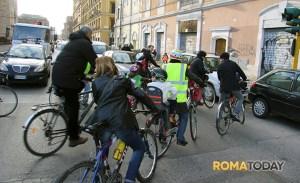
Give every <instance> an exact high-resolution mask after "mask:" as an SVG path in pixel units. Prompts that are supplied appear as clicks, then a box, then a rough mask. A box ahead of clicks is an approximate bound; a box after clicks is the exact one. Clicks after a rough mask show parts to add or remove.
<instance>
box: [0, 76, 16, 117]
mask: <svg viewBox="0 0 300 183" xmlns="http://www.w3.org/2000/svg"><path fill="white" fill-rule="evenodd" d="M3 83H5V80H4V79H1V81H0V117H5V116H8V115H10V114H11V113H13V112H14V111H15V110H16V108H17V106H18V96H17V94H16V92H15V91H14V90H13V89H12V88H10V87H8V86H6V85H3Z"/></svg>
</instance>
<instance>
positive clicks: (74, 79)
mask: <svg viewBox="0 0 300 183" xmlns="http://www.w3.org/2000/svg"><path fill="white" fill-rule="evenodd" d="M91 38H92V29H91V28H89V27H87V26H84V27H82V28H81V29H80V30H79V31H77V32H74V33H71V34H70V37H69V40H70V41H69V42H68V44H67V45H66V46H65V47H64V49H63V50H62V51H61V53H60V54H59V55H58V57H57V59H56V62H55V63H54V66H53V69H52V84H53V85H54V87H55V90H56V91H57V94H58V93H60V94H59V95H61V96H64V97H65V103H64V110H65V112H66V114H67V116H68V123H67V124H68V126H67V128H68V135H69V146H70V147H74V146H77V145H79V144H83V143H85V142H86V141H87V140H88V139H87V138H84V137H80V136H79V133H80V127H79V123H78V116H79V115H78V114H79V101H78V100H79V99H78V93H79V92H80V91H81V90H82V89H83V87H84V83H83V82H82V79H83V78H84V70H85V67H86V65H87V63H88V62H89V63H90V64H91V67H92V68H94V66H95V59H96V58H97V55H96V53H95V51H94V49H93V47H92V42H91ZM92 70H94V69H92Z"/></svg>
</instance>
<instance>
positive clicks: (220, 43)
mask: <svg viewBox="0 0 300 183" xmlns="http://www.w3.org/2000/svg"><path fill="white" fill-rule="evenodd" d="M225 50H226V39H223V38H219V39H217V40H216V47H215V54H216V55H221V54H222V53H224V52H225Z"/></svg>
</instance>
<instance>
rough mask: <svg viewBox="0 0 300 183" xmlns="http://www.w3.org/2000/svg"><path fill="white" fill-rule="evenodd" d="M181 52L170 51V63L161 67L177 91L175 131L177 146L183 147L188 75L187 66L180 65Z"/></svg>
mask: <svg viewBox="0 0 300 183" xmlns="http://www.w3.org/2000/svg"><path fill="white" fill-rule="evenodd" d="M182 61H183V51H181V50H172V51H171V54H170V62H169V63H168V64H165V65H163V69H164V70H165V71H167V73H168V79H167V81H169V82H170V83H171V84H172V85H173V86H175V88H176V89H177V97H176V102H177V104H176V113H177V114H178V115H179V124H178V125H179V126H178V131H177V144H178V145H182V146H185V145H187V141H186V140H185V137H184V133H185V130H186V127H187V122H188V106H187V89H188V78H187V76H188V73H187V64H185V63H182Z"/></svg>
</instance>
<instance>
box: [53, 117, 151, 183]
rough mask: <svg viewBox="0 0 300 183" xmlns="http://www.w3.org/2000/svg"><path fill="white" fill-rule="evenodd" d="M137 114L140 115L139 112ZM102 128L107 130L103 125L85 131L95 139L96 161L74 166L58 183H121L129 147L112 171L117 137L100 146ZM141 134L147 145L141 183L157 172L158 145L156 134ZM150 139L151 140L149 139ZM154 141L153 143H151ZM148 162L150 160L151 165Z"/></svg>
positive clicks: (146, 132) (140, 174)
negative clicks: (111, 153)
mask: <svg viewBox="0 0 300 183" xmlns="http://www.w3.org/2000/svg"><path fill="white" fill-rule="evenodd" d="M135 113H138V112H137V111H136V112H135ZM101 128H105V125H103V124H95V125H90V126H88V127H87V128H85V131H86V132H87V133H89V134H91V135H92V136H93V138H94V141H95V145H96V152H97V153H96V157H95V159H92V160H89V161H82V162H80V163H77V164H76V165H74V166H72V167H71V168H70V169H68V170H67V171H65V172H64V173H63V174H62V175H61V176H60V177H59V178H58V179H57V180H56V182H57V183H62V182H64V183H68V182H72V183H74V182H80V183H83V182H85V183H87V182H92V183H102V182H103V183H104V182H112V183H121V182H122V175H121V174H120V173H119V170H120V168H121V165H122V163H123V161H124V158H125V156H126V154H127V150H128V147H127V145H125V147H124V151H123V152H120V153H121V156H120V157H118V158H117V162H116V165H115V166H114V167H115V168H114V169H113V170H111V169H110V166H109V162H108V151H109V148H110V146H111V145H112V144H113V143H114V142H115V141H116V139H117V137H115V136H114V137H112V138H111V140H110V141H109V143H108V144H104V145H103V146H102V147H101V146H100V140H99V133H101ZM139 134H140V135H141V137H142V139H143V142H144V143H145V148H146V151H145V156H144V158H143V161H142V163H141V165H140V169H139V173H138V176H137V179H138V180H139V181H140V182H149V181H150V180H151V179H152V177H153V175H154V172H155V168H156V163H157V143H156V138H155V136H154V133H153V132H152V131H151V130H150V129H140V130H139ZM149 137H150V138H149ZM149 141H152V143H149ZM151 145H152V146H154V149H153V150H150V146H151ZM146 158H147V159H146ZM146 160H150V163H149V162H148V161H147V162H146ZM146 165H150V168H149V170H148V169H146V170H144V169H143V168H144V167H145V166H146Z"/></svg>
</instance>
